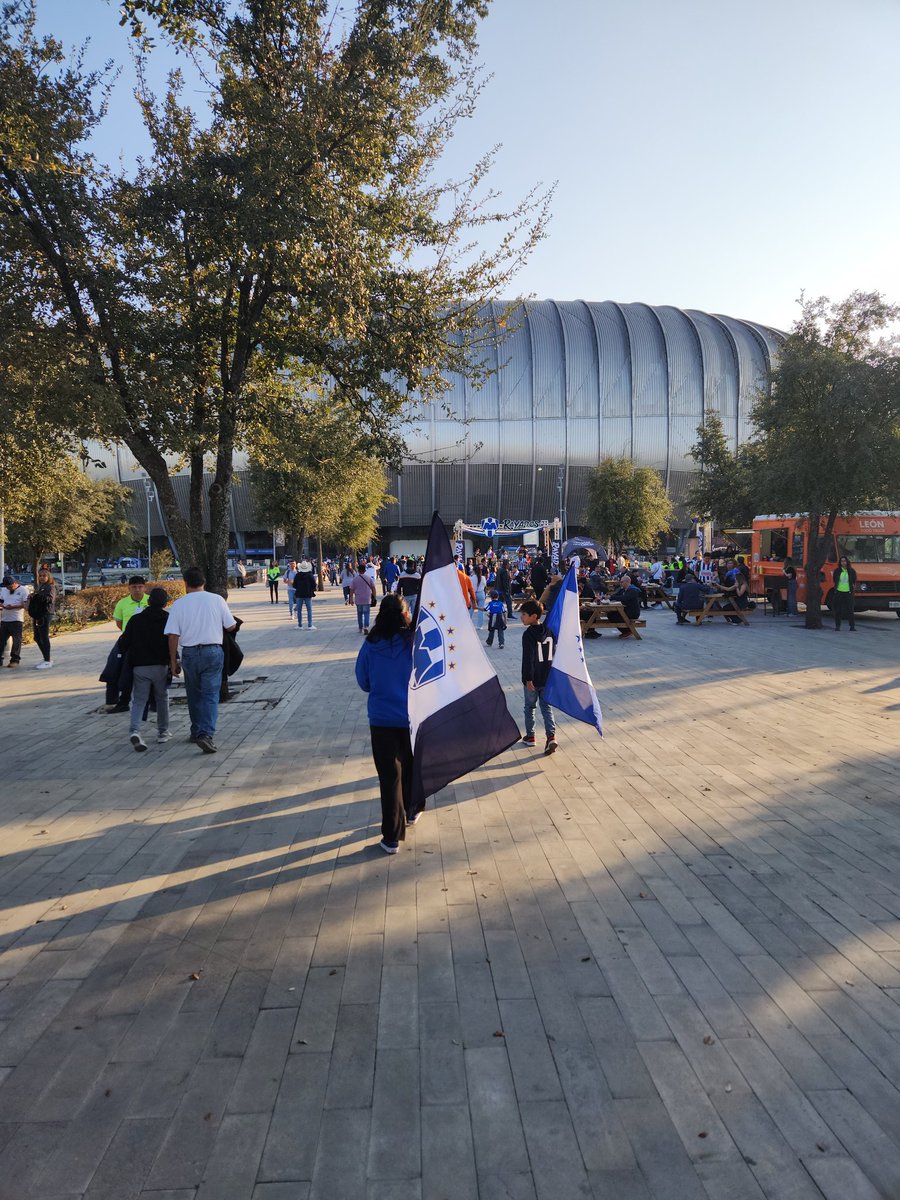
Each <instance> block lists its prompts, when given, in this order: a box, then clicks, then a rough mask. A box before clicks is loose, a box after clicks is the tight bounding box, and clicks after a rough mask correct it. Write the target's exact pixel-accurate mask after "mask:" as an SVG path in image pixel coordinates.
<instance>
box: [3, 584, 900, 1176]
mask: <svg viewBox="0 0 900 1200" xmlns="http://www.w3.org/2000/svg"><path fill="white" fill-rule="evenodd" d="M232 600H233V602H234V604H235V610H236V611H237V613H238V614H239V615H240V616H241V617H242V618H243V619H244V620H245V622H246V623H245V625H244V627H243V630H242V631H241V637H240V640H241V644H242V646H243V648H244V650H245V653H246V658H245V661H244V665H243V668H242V669H241V671H240V673H239V679H240V681H241V684H240V689H239V690H238V692H237V694H236V695H235V697H234V699H233V700H232V701H231V703H230V704H228V705H227V706H225V707H224V708H223V710H222V713H221V716H220V724H219V734H218V738H217V741H218V743H219V746H220V750H219V753H218V754H217V755H215V756H205V755H203V754H201V753H199V752H198V750H197V748H196V747H194V746H191V745H188V744H187V743H186V741H185V738H186V736H187V732H188V728H187V727H188V721H187V709H186V707H185V706H184V705H183V703H182V704H178V703H176V705H175V707H174V709H173V713H174V720H173V731H174V734H175V737H174V739H173V741H171V742H170V743H169V744H167V745H164V746H157V745H156V744H155V741H153V740H151V739H150V738H148V741H149V742H150V748H149V750H148V752H147V753H146V754H135V753H134V751H133V750H132V749H131V747H130V745H129V744H128V738H127V724H128V718H127V717H126V716H122V715H105V714H102V713H100V712H98V708H99V706H100V704H101V702H102V700H103V687H102V685H100V684H99V683H98V682H97V675H98V674H99V671H100V668H101V666H102V664H103V662H104V659H105V656H106V653H107V651H108V649H109V647H110V645H111V644H112V641H113V637H114V633H113V629H112V626H111V625H110V626H105V627H103V628H101V629H92V630H89V631H84V632H83V633H79V634H73V635H69V636H66V637H64V638H60V639H59V640H57V641H56V642H55V643H54V658H55V661H56V663H57V666H56V667H55V668H54V669H53V670H52V671H46V672H41V671H34V670H32V669H31V668H32V667H33V665H34V663H35V662H37V660H38V656H37V652H36V651H35V649H34V648H33V647H29V648H27V649H26V651H25V653H24V655H23V664H22V667H21V668H20V669H19V670H18V671H8V670H3V671H2V672H0V721H2V742H0V746H2V749H0V763H2V779H3V785H4V786H3V793H2V802H0V812H2V836H3V851H4V857H3V859H2V862H0V895H2V906H0V950H2V953H0V1081H2V1082H0V1200H79V1198H83V1200H134V1198H137V1197H142V1198H143V1200H150V1198H152V1200H306V1198H307V1197H310V1198H315V1200H576V1198H578V1200H581V1198H590V1197H592V1198H594V1200H763V1198H767V1200H821V1198H822V1197H826V1198H827V1200H877V1198H879V1197H880V1198H883V1200H897V1198H898V1197H900V757H898V751H900V731H898V725H900V622H898V621H897V620H896V619H895V618H893V617H889V616H873V617H868V618H866V617H864V618H861V619H860V620H859V621H858V628H857V632H856V633H849V632H842V633H841V634H840V635H836V634H835V633H834V632H833V631H832V630H830V629H828V630H825V631H823V632H821V633H806V632H804V631H803V630H802V629H800V628H798V622H797V621H795V620H787V619H778V620H776V619H774V618H771V617H765V616H763V615H762V614H761V613H757V614H754V615H753V617H752V618H751V627H750V628H748V629H744V628H732V627H730V626H728V625H725V624H724V623H722V622H718V623H714V624H711V625H707V626H704V627H702V628H699V629H698V628H695V627H687V628H678V627H676V626H675V623H674V618H673V616H672V615H671V614H670V613H669V612H667V611H666V610H661V611H652V612H650V614H649V619H648V626H647V629H646V631H645V638H644V640H643V641H641V642H640V643H633V642H631V643H629V642H623V641H620V640H619V639H618V638H617V637H615V636H611V635H609V634H605V635H604V636H603V638H602V639H601V640H599V641H596V642H590V643H588V647H589V656H590V664H591V669H592V671H593V674H594V680H595V683H596V684H597V688H598V692H599V694H600V697H601V701H602V704H603V708H604V714H605V719H606V729H607V733H606V736H605V738H604V739H603V740H602V741H601V740H600V739H599V738H598V737H597V736H596V734H595V733H594V732H593V731H592V730H591V729H589V728H588V727H587V726H586V725H576V724H575V723H574V722H572V721H570V720H568V719H566V718H562V720H561V722H560V750H559V753H558V754H556V755H555V756H554V757H552V758H544V757H543V756H542V755H541V753H540V743H539V747H538V750H537V751H535V750H534V749H530V748H527V747H524V746H520V747H517V748H516V749H513V750H510V751H509V752H507V753H506V754H504V755H502V756H501V757H500V758H498V759H496V760H494V761H493V762H491V763H489V764H488V765H487V766H485V767H483V768H482V769H480V770H479V771H477V772H475V773H473V774H472V775H470V776H468V777H467V778H465V779H463V780H461V781H460V782H458V783H457V784H455V785H454V786H452V787H450V788H448V789H446V790H445V791H444V792H442V793H441V794H440V796H439V797H438V798H437V803H436V804H434V803H433V802H431V801H430V802H429V807H428V810H427V811H426V813H425V814H424V816H423V818H422V820H421V821H420V822H419V824H418V825H417V826H416V827H415V828H414V829H411V830H410V831H409V834H408V838H407V841H406V843H405V845H403V846H402V847H401V852H400V853H399V854H398V855H397V856H396V857H394V858H391V859H389V858H387V857H386V856H385V855H384V854H382V853H380V852H379V851H378V850H377V848H376V847H377V841H378V838H379V824H380V812H379V806H378V801H377V781H376V778H375V773H374V769H373V766H372V761H371V756H370V753H369V742H368V729H367V724H366V717H365V698H364V696H363V695H362V693H360V692H359V691H358V689H357V687H356V683H355V680H354V676H353V663H354V660H355V656H356V652H357V648H358V643H359V640H360V639H359V636H358V634H357V632H356V622H355V611H354V610H352V609H348V608H346V607H345V606H344V605H343V603H342V601H341V597H340V594H339V593H337V592H336V591H335V590H331V591H330V592H328V593H327V598H326V599H324V600H320V601H316V602H315V618H314V619H315V623H316V626H317V628H316V630H315V631H307V630H304V631H302V632H299V631H298V630H297V628H296V626H295V625H294V624H293V623H289V622H288V619H287V613H286V606H285V604H284V603H282V604H281V605H279V606H278V607H277V608H274V607H272V606H270V605H269V604H268V602H267V601H266V600H265V598H264V595H263V592H262V589H261V588H259V587H254V588H250V589H248V590H247V591H246V592H244V593H235V594H234V595H233V596H232ZM519 628H520V627H518V626H513V627H511V629H510V633H509V635H508V638H507V646H506V649H505V650H503V651H498V650H496V649H495V650H494V651H493V652H492V656H493V661H494V662H495V663H496V665H497V667H498V669H499V673H500V677H501V680H502V681H503V684H504V686H505V687H506V688H507V692H508V697H509V703H510V708H511V710H512V712H513V714H514V715H515V716H516V718H517V719H518V720H519V722H520V726H521V703H520V696H521V686H520V684H519V665H520V651H519V633H518V629H519ZM182 694H183V693H182ZM175 695H176V696H178V695H179V692H178V691H176V693H175ZM539 733H540V726H539Z"/></svg>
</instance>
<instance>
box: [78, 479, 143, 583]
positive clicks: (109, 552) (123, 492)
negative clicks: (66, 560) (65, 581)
mask: <svg viewBox="0 0 900 1200" xmlns="http://www.w3.org/2000/svg"><path fill="white" fill-rule="evenodd" d="M93 486H94V495H95V497H96V499H95V504H96V515H97V519H96V521H95V522H94V524H93V525H92V526H91V528H90V529H89V530H88V533H87V536H86V537H85V539H84V542H83V543H82V546H81V556H82V559H83V561H84V567H83V568H82V571H83V576H82V585H84V584H86V583H87V573H88V571H89V570H90V567H91V564H92V563H93V562H94V561H95V559H98V558H113V557H115V556H116V555H121V554H125V553H127V552H128V551H129V550H132V549H133V548H134V546H135V545H136V543H137V538H138V534H137V530H136V529H135V527H134V525H133V524H132V521H131V517H130V513H131V492H130V491H129V489H128V488H126V487H123V486H122V485H121V484H120V483H116V482H115V481H114V480H112V479H102V480H99V481H98V482H96V483H95V484H94V485H93Z"/></svg>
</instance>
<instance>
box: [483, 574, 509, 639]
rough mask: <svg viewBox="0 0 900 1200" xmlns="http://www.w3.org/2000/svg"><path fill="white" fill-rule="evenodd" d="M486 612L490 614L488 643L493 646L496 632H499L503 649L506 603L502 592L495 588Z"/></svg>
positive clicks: (486, 606) (498, 636)
mask: <svg viewBox="0 0 900 1200" xmlns="http://www.w3.org/2000/svg"><path fill="white" fill-rule="evenodd" d="M485 612H486V613H487V615H488V635H487V644H488V645H489V646H493V644H494V634H495V633H496V634H497V642H498V644H499V647H500V649H501V650H502V649H503V636H504V634H505V632H506V605H505V603H504V602H503V601H502V600H501V599H500V593H499V592H498V591H497V589H496V588H494V589H493V590H492V592H491V598H490V600H489V601H488V603H487V604H486V605H485Z"/></svg>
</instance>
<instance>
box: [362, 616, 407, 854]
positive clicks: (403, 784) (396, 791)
mask: <svg viewBox="0 0 900 1200" xmlns="http://www.w3.org/2000/svg"><path fill="white" fill-rule="evenodd" d="M410 626H411V620H410V615H409V609H408V608H407V606H406V601H405V600H404V599H403V597H402V596H397V595H388V596H384V597H383V598H382V601H381V605H380V606H379V609H378V615H377V616H376V617H375V623H374V624H373V626H372V628H371V630H370V631H369V634H368V636H367V637H366V639H365V641H364V642H363V644H362V646H360V649H359V654H358V655H357V659H356V681H357V683H358V684H359V686H360V687H361V688H362V690H363V691H364V692H368V693H369V706H368V707H369V726H370V729H371V733H372V758H373V759H374V760H375V770H376V771H377V772H378V783H379V785H380V787H381V849H382V850H383V851H384V852H385V854H396V853H397V851H398V849H399V848H400V843H401V842H402V841H403V839H404V838H405V837H406V826H407V824H411V825H414V824H415V823H416V821H417V820H418V817H419V814H418V813H412V812H411V811H410V804H411V786H412V745H411V743H410V737H409V710H408V708H407V702H406V697H407V689H408V687H409V676H410V673H411V671H412V629H411V627H410Z"/></svg>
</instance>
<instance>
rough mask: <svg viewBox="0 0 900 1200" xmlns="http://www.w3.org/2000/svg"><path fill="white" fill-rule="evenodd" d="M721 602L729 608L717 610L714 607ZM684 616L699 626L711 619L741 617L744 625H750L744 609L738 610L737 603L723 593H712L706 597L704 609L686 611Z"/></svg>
mask: <svg viewBox="0 0 900 1200" xmlns="http://www.w3.org/2000/svg"><path fill="white" fill-rule="evenodd" d="M720 601H722V602H724V603H726V604H727V605H728V607H727V608H715V607H714V606H715V605H716V604H718V603H719V602H720ZM682 616H684V617H693V618H694V620H695V621H696V623H697V624H698V625H702V624H703V622H704V621H706V620H708V619H709V618H710V617H739V618H740V623H741V624H742V625H749V624H750V622H749V621H748V620H747V616H746V614H745V612H744V610H743V609H741V608H738V606H737V603H736V601H735V600H734V598H733V597H732V596H726V595H723V594H721V593H716V592H714V593H711V594H710V595H709V596H707V597H706V603H705V604H704V605H703V607H702V608H692V609H686V610H685V611H684V612H683V613H682Z"/></svg>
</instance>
